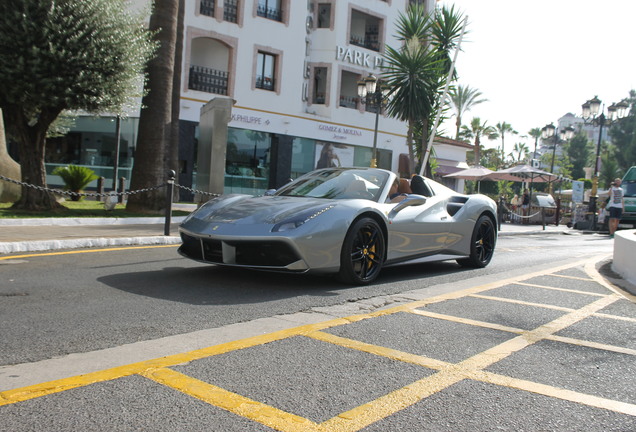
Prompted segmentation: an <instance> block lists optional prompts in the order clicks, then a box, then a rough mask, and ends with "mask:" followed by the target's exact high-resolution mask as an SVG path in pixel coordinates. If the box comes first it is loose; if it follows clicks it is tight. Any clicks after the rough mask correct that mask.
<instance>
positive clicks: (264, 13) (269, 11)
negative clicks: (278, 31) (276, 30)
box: [256, 5, 283, 21]
mask: <svg viewBox="0 0 636 432" xmlns="http://www.w3.org/2000/svg"><path fill="white" fill-rule="evenodd" d="M256 15H258V16H259V17H263V18H268V19H271V20H274V21H283V11H281V10H280V9H279V8H273V7H265V6H262V5H258V7H257V9H256Z"/></svg>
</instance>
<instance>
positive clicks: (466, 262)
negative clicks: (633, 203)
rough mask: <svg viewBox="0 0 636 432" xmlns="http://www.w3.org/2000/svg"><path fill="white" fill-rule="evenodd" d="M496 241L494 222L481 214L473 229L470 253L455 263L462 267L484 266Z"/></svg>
mask: <svg viewBox="0 0 636 432" xmlns="http://www.w3.org/2000/svg"><path fill="white" fill-rule="evenodd" d="M496 242H497V231H496V229H495V224H494V222H493V221H492V219H490V218H489V217H488V216H486V215H482V216H481V217H480V218H479V219H478V220H477V223H476V224H475V228H474V229H473V235H472V237H471V242H470V255H469V256H468V258H462V259H458V260H457V263H458V264H459V265H461V266H462V267H472V268H483V267H486V266H487V265H488V263H490V260H491V259H492V256H493V255H494V253H495V243H496Z"/></svg>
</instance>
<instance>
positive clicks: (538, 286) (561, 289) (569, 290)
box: [515, 279, 605, 297]
mask: <svg viewBox="0 0 636 432" xmlns="http://www.w3.org/2000/svg"><path fill="white" fill-rule="evenodd" d="M585 280H586V281H587V282H594V280H592V279H585ZM515 285H522V286H528V287H532V288H544V289H548V290H552V291H563V292H571V293H574V294H582V295H589V296H596V297H603V296H604V295H605V294H599V293H595V292H590V291H581V290H577V289H572V288H560V287H551V286H547V285H537V284H532V283H527V282H517V283H516V284H515Z"/></svg>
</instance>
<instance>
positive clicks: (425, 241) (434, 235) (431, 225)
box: [387, 196, 454, 261]
mask: <svg viewBox="0 0 636 432" xmlns="http://www.w3.org/2000/svg"><path fill="white" fill-rule="evenodd" d="M447 203H448V197H446V196H444V197H441V196H431V197H427V198H426V203H424V204H422V205H415V206H409V207H405V208H403V209H401V210H400V211H399V212H397V213H394V212H393V211H391V210H390V211H389V212H388V218H389V225H388V253H387V261H400V260H404V259H407V258H410V257H420V256H426V255H433V254H435V253H438V252H440V251H443V250H444V249H445V248H446V246H447V245H448V244H450V243H453V242H454V241H453V240H452V238H451V237H453V236H454V235H453V234H452V230H451V226H452V219H453V218H452V217H451V216H450V215H449V214H448V211H447ZM387 206H389V207H396V206H397V205H395V204H387Z"/></svg>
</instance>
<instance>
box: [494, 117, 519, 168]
mask: <svg viewBox="0 0 636 432" xmlns="http://www.w3.org/2000/svg"><path fill="white" fill-rule="evenodd" d="M495 127H496V128H497V135H498V136H499V138H501V160H502V161H505V158H506V156H505V155H506V153H505V151H504V137H505V135H506V134H507V133H509V134H513V135H515V134H517V131H516V130H514V129H513V128H512V126H511V125H510V123H506V122H505V121H502V122H500V123H497V124H496V125H495Z"/></svg>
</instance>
